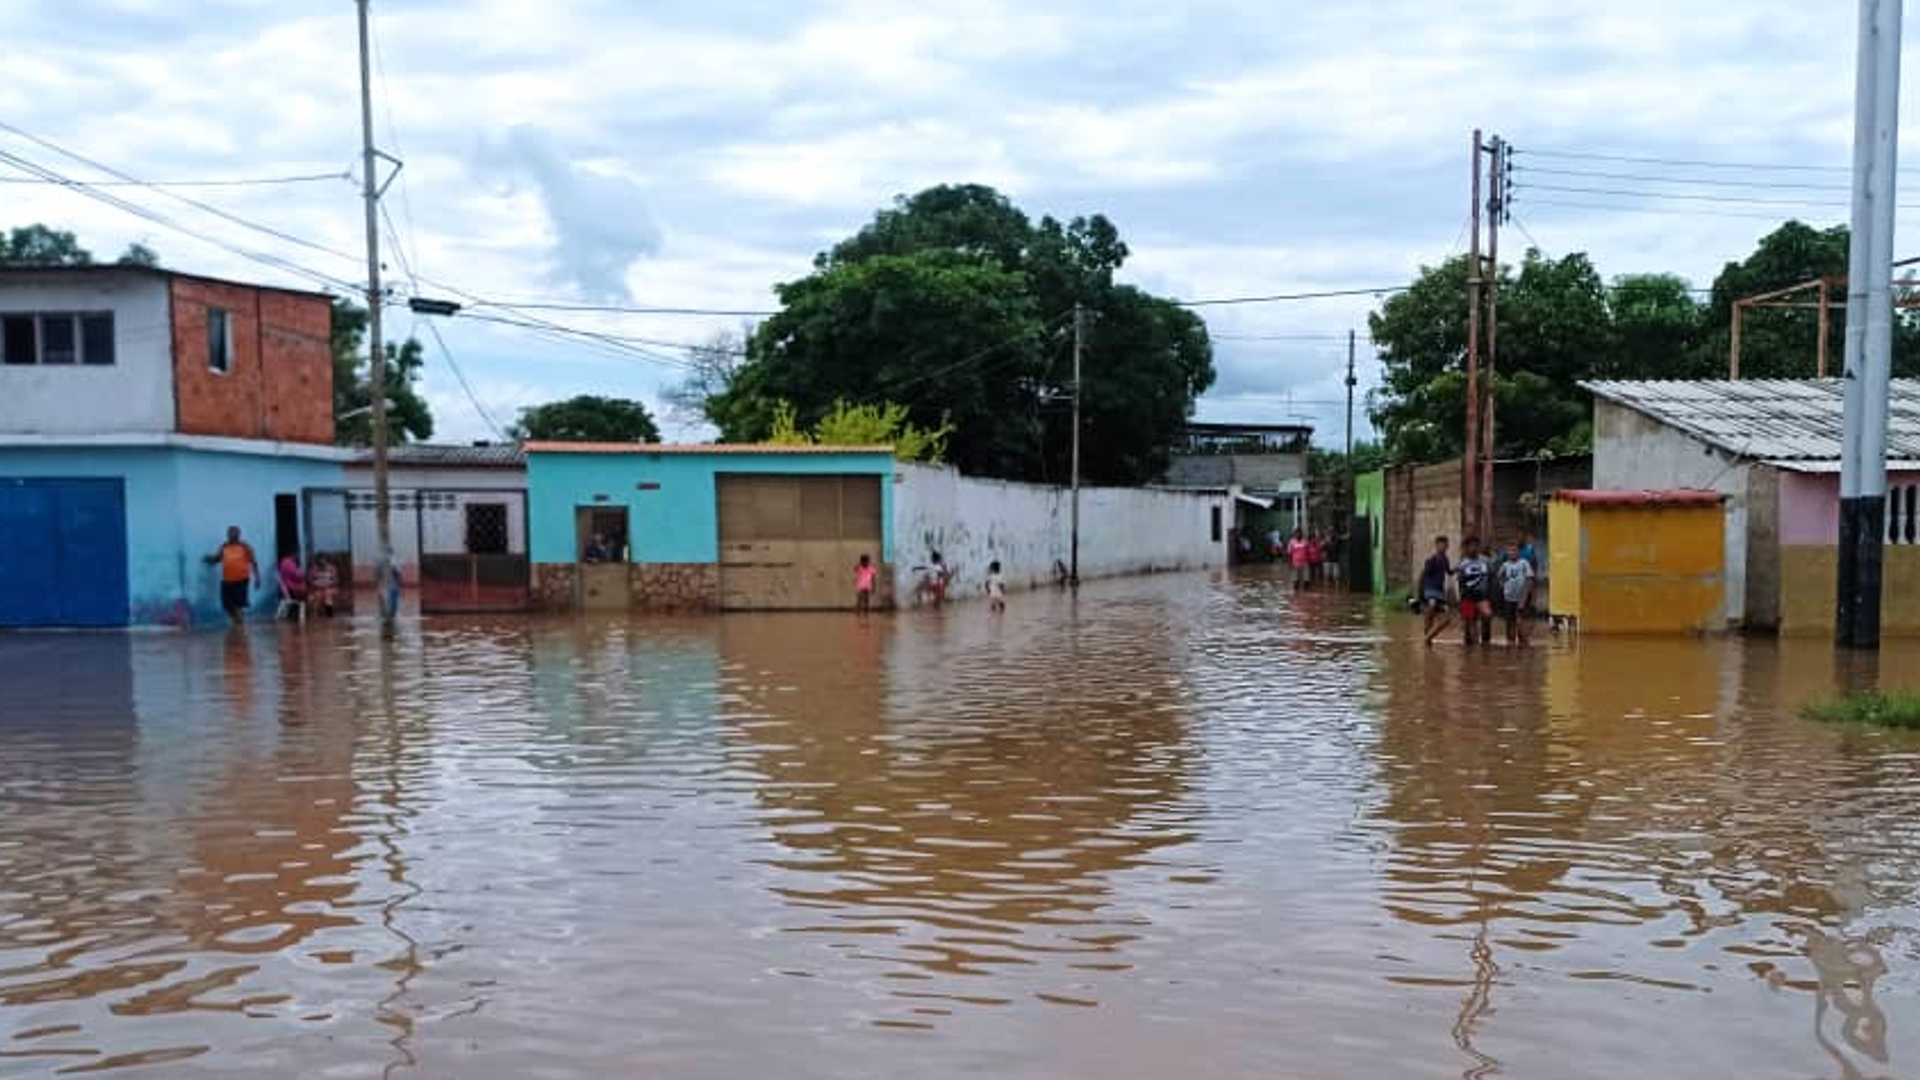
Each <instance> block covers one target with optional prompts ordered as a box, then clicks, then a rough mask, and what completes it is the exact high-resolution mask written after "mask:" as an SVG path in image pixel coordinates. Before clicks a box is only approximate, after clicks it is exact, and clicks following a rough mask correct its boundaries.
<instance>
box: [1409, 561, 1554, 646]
mask: <svg viewBox="0 0 1920 1080" xmlns="http://www.w3.org/2000/svg"><path fill="white" fill-rule="evenodd" d="M1539 580H1540V555H1539V550H1538V548H1537V547H1536V545H1535V544H1534V539H1533V534H1532V533H1527V534H1525V535H1524V536H1522V538H1521V539H1520V542H1519V543H1517V544H1513V545H1510V546H1508V547H1507V548H1505V549H1503V550H1502V549H1495V548H1489V549H1488V550H1487V551H1486V552H1485V553H1483V552H1482V551H1481V550H1480V538H1479V537H1477V536H1469V537H1467V538H1466V539H1465V540H1462V541H1461V542H1460V562H1459V565H1457V566H1456V565H1454V564H1453V563H1452V562H1451V561H1450V560H1449V559H1448V544H1447V538H1446V537H1444V536H1440V537H1436V538H1434V541H1433V554H1431V555H1429V556H1427V561H1426V565H1424V566H1423V567H1421V570H1420V607H1421V610H1422V611H1423V612H1424V613H1425V619H1426V626H1425V630H1426V640H1427V644H1428V645H1432V644H1433V642H1434V639H1435V638H1437V637H1439V636H1440V635H1441V634H1443V633H1445V632H1446V630H1447V627H1449V626H1450V625H1452V622H1453V620H1452V617H1451V616H1450V615H1449V614H1448V608H1449V607H1450V606H1452V605H1455V604H1457V606H1458V608H1459V612H1460V623H1461V626H1462V627H1463V628H1464V634H1465V640H1466V643H1467V644H1468V645H1476V644H1477V645H1490V644H1492V643H1493V620H1494V619H1495V617H1498V618H1499V619H1500V620H1501V621H1502V622H1503V623H1505V624H1506V638H1507V644H1508V645H1527V644H1530V643H1531V640H1532V623H1533V600H1534V595H1535V593H1536V591H1537V589H1538V585H1539Z"/></svg>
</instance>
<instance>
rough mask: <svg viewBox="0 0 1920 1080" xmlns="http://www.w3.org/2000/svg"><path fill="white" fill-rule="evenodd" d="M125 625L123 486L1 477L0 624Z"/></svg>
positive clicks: (106, 481) (95, 481) (114, 481)
mask: <svg viewBox="0 0 1920 1080" xmlns="http://www.w3.org/2000/svg"><path fill="white" fill-rule="evenodd" d="M126 622H127V500H126V488H125V485H124V484H123V483H122V481H120V480H119V479H118V478H114V479H104V480H102V479H89V480H43V479H18V478H4V477H0V626H6V627H28V626H124V625H126Z"/></svg>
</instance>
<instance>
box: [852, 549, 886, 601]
mask: <svg viewBox="0 0 1920 1080" xmlns="http://www.w3.org/2000/svg"><path fill="white" fill-rule="evenodd" d="M879 579H880V568H879V567H877V566H875V565H873V559H872V558H871V557H869V556H866V555H862V556H860V561H859V562H858V563H857V564H855V565H854V568H853V610H855V611H857V612H859V613H860V614H862V615H865V614H866V613H867V612H869V611H872V610H873V587H874V585H875V584H876V583H877V582H878V581H879Z"/></svg>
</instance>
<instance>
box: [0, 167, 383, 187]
mask: <svg viewBox="0 0 1920 1080" xmlns="http://www.w3.org/2000/svg"><path fill="white" fill-rule="evenodd" d="M352 179H353V173H352V172H351V171H346V170H342V171H340V172H330V173H302V174H300V175H297V176H235V177H227V178H224V179H218V180H89V181H86V182H87V183H89V184H92V185H93V186H94V187H102V188H108V187H144V188H156V189H158V188H243V187H272V186H277V185H282V184H311V183H318V182H320V181H326V180H345V181H351V180H352ZM55 183H58V181H53V180H41V179H38V178H37V177H31V176H0V184H55Z"/></svg>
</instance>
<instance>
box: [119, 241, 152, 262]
mask: <svg viewBox="0 0 1920 1080" xmlns="http://www.w3.org/2000/svg"><path fill="white" fill-rule="evenodd" d="M114 262H115V263H116V264H118V265H120V266H159V265H160V256H159V254H158V253H157V252H155V251H154V250H153V249H152V248H150V247H148V246H147V245H145V244H140V243H133V244H128V245H127V250H125V251H123V252H121V253H120V257H119V258H118V259H115V260H114Z"/></svg>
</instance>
